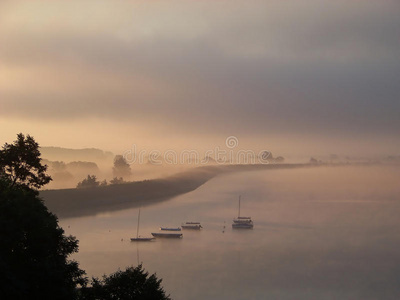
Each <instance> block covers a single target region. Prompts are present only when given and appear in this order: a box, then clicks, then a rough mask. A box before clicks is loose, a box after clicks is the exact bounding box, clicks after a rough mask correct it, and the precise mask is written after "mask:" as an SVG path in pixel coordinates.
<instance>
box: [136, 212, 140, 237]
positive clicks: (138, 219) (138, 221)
mask: <svg viewBox="0 0 400 300" xmlns="http://www.w3.org/2000/svg"><path fill="white" fill-rule="evenodd" d="M139 223H140V207H139V214H138V218H137V231H136V238H138V237H139Z"/></svg>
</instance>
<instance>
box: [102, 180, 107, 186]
mask: <svg viewBox="0 0 400 300" xmlns="http://www.w3.org/2000/svg"><path fill="white" fill-rule="evenodd" d="M107 184H108V183H107V180H105V179H104V180H103V181H102V182H100V186H107Z"/></svg>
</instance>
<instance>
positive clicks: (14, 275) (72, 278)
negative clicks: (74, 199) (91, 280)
mask: <svg viewBox="0 0 400 300" xmlns="http://www.w3.org/2000/svg"><path fill="white" fill-rule="evenodd" d="M18 141H19V143H20V144H19V145H18V146H16V147H10V146H8V144H6V146H5V148H6V155H5V156H3V158H4V157H6V158H8V159H10V158H12V159H11V160H10V161H11V162H12V164H11V163H10V164H9V165H6V166H7V168H6V172H4V171H2V173H3V174H2V176H1V177H0V241H1V246H0V279H1V280H0V295H1V299H13V300H14V299H15V300H22V299H43V300H50V299H61V300H63V299H65V300H67V299H76V298H77V286H79V285H82V286H83V285H85V284H86V279H85V278H84V277H83V276H84V274H85V272H84V271H82V270H80V269H79V266H78V263H77V262H76V261H70V260H68V257H69V255H71V254H72V253H74V252H77V250H78V241H77V240H76V238H75V237H72V236H65V235H64V230H63V229H62V228H61V227H59V225H58V220H57V217H56V216H55V215H54V214H52V213H50V212H49V211H48V210H47V208H46V206H45V205H44V204H43V202H42V200H41V199H40V198H39V197H38V195H39V193H38V191H37V190H36V189H34V188H37V187H41V186H42V184H44V182H45V181H48V176H47V175H46V174H45V172H44V171H45V168H44V167H43V166H41V165H40V157H39V155H40V154H39V153H37V152H36V151H35V149H36V148H37V144H36V143H34V141H33V138H30V137H29V136H28V144H29V145H30V146H29V147H27V148H28V149H32V151H33V152H34V153H33V154H32V156H30V155H28V154H27V153H26V152H25V150H26V148H25V147H24V145H25V142H26V140H25V139H24V137H23V136H22V135H19V140H18ZM14 146H15V145H14ZM3 149H4V148H3ZM13 152H16V153H13ZM2 154H4V152H2ZM24 169H25V170H30V171H29V172H32V169H33V170H36V171H37V170H39V171H37V172H38V173H39V174H40V175H37V173H36V174H34V175H31V174H28V173H29V172H23V170H24Z"/></svg>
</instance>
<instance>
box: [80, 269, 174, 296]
mask: <svg viewBox="0 0 400 300" xmlns="http://www.w3.org/2000/svg"><path fill="white" fill-rule="evenodd" d="M161 281H162V280H161V279H158V278H157V277H156V275H155V274H152V275H150V276H149V273H148V272H146V271H145V270H144V269H143V267H142V265H139V266H137V267H136V268H134V267H129V268H127V269H126V270H125V271H117V272H115V273H113V274H111V275H109V276H105V275H104V276H103V279H102V280H99V279H97V278H93V279H92V282H91V287H85V288H83V289H82V298H81V299H82V300H94V299H96V300H111V299H124V300H131V299H132V300H133V299H134V300H170V299H171V298H170V297H169V296H167V295H166V294H165V291H164V289H163V288H162V287H161Z"/></svg>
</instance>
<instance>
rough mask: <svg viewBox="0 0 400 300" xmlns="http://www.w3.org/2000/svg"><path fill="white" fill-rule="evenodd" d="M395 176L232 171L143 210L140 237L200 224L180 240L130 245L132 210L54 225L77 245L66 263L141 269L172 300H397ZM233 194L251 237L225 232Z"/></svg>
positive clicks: (399, 257)
mask: <svg viewBox="0 0 400 300" xmlns="http://www.w3.org/2000/svg"><path fill="white" fill-rule="evenodd" d="M399 175H400V171H399V169H398V168H397V167H394V166H359V167H353V166H341V167H318V168H310V169H291V170H267V171H252V172H239V173H233V174H226V175H220V176H218V177H216V178H214V179H212V180H210V181H209V182H207V183H206V184H204V185H203V186H201V187H200V188H198V189H197V190H195V191H193V192H190V193H188V194H184V195H181V196H178V197H175V198H173V199H171V200H169V201H166V202H162V203H159V204H155V205H150V206H146V205H145V204H143V206H142V209H141V224H140V235H142V236H150V234H151V232H157V231H158V227H160V226H171V227H173V226H175V227H176V226H179V225H180V224H181V222H183V221H200V222H201V223H202V225H203V227H204V229H203V230H202V231H201V232H190V231H184V232H183V234H184V237H183V239H182V240H167V241H163V240H156V241H154V242H149V243H139V244H137V243H132V242H130V241H129V238H130V237H134V236H136V224H137V214H138V210H137V209H126V210H120V211H114V212H110V213H103V214H98V215H96V216H90V217H80V218H69V219H61V220H60V223H61V226H62V227H63V228H65V230H66V231H67V233H68V234H73V235H76V236H77V238H78V239H79V240H80V251H79V253H78V254H76V255H75V257H74V258H75V259H77V260H78V261H79V262H80V264H81V267H82V268H83V269H85V270H86V271H87V273H88V275H89V276H101V275H102V274H103V273H107V274H108V273H111V272H114V271H115V270H116V269H117V268H121V269H124V268H125V267H126V266H128V265H137V264H138V262H139V263H140V262H142V263H143V265H144V267H145V269H147V270H148V271H149V272H156V273H157V275H158V276H159V277H160V278H162V279H163V285H164V287H165V289H166V291H167V292H168V293H170V294H171V296H172V298H173V299H176V300H181V299H398V297H399V295H400V285H399V278H400V254H399V252H398V249H399V246H400V234H399V225H400V224H399V222H400V221H399V218H398V216H399V213H400V199H399V195H400V186H399V185H398V178H399ZM239 195H242V211H241V213H242V215H250V216H251V217H252V218H253V220H254V223H255V226H254V229H253V230H244V231H240V230H239V231H233V230H232V229H231V222H232V218H234V217H235V216H236V215H237V208H238V197H239ZM224 224H225V225H226V228H225V232H224V233H223V230H224V229H223V226H224Z"/></svg>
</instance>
